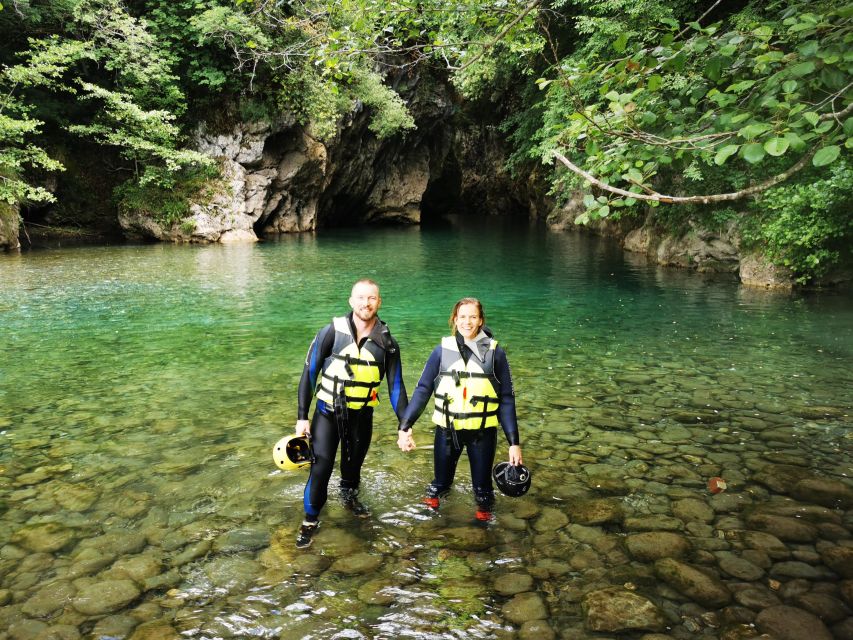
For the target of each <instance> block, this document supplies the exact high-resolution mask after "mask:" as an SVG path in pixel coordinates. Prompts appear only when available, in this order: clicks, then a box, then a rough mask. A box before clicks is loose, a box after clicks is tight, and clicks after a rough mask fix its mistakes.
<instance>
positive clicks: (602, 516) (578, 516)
mask: <svg viewBox="0 0 853 640" xmlns="http://www.w3.org/2000/svg"><path fill="white" fill-rule="evenodd" d="M569 512H570V513H571V521H572V522H574V523H577V524H582V525H595V524H604V523H608V522H621V521H622V519H623V518H624V516H625V513H624V508H623V506H622V502H621V501H620V500H616V499H614V498H602V499H593V500H581V501H577V502H572V503H571V505H570V506H569Z"/></svg>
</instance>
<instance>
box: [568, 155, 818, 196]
mask: <svg viewBox="0 0 853 640" xmlns="http://www.w3.org/2000/svg"><path fill="white" fill-rule="evenodd" d="M816 151H817V147H815V148H814V149H812V150H811V151H809V152H808V153H807V154H806V155H804V156H803V157H802V158H800V160H799V161H798V162H797V163H796V164H794V165H793V166H792V167H791V168H790V169H788V170H787V171H784V172H783V173H780V174H778V175H776V176H773V177H772V178H770V179H769V180H765V181H764V182H761V183H759V184H757V185H753V186H751V187H747V188H746V189H741V190H740V191H735V192H734V193H715V194H711V195H705V196H667V195H663V194H661V193H658V192H656V191H652V193H651V195H645V194H642V193H633V192H631V191H625V190H624V189H620V188H618V187H611V186H610V185H609V184H606V183H604V182H602V181H601V180H599V179H598V178H596V177H595V176H593V175H592V174H591V173H588V172H587V171H584V170H583V169H581V168H580V167H579V166H577V165H576V164H573V163H572V162H571V161H570V160H569V159H568V158H566V156H564V155H563V154H562V153H560V152H559V151H554V152H553V154H554V157H555V158H557V160H559V161H560V162H562V163H563V164H564V165H566V167H568V168H569V170H570V171H571V172H572V173H574V174H576V175H579V176H580V177H581V178H583V179H584V180H586V181H587V182H589V183H590V184H592V185H595V186H596V187H598V188H599V189H603V190H604V191H609V192H610V193H615V194H616V195H620V196H625V197H626V198H634V199H635V200H643V201H646V202H663V203H664V204H711V203H713V202H731V201H732V200H742V199H743V198H748V197H749V196H753V195H755V194H757V193H761V192H762V191H766V190H767V189H769V188H770V187H774V186H776V185H777V184H779V183H780V182H784V181H785V180H787V179H788V178H790V177H791V176H792V175H794V174H795V173H797V171H799V170H800V169H802V168H803V167H805V166H806V164H807V163H808V161H809V160H811V158H812V156H813V155H814V154H815V152H816Z"/></svg>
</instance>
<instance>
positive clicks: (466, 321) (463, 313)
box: [454, 304, 483, 340]
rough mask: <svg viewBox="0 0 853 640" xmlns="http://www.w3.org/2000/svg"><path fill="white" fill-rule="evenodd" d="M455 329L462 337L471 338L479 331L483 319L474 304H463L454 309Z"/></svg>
mask: <svg viewBox="0 0 853 640" xmlns="http://www.w3.org/2000/svg"><path fill="white" fill-rule="evenodd" d="M454 322H455V324H456V330H457V331H458V332H459V333H461V334H462V337H463V338H467V339H469V340H470V339H471V338H473V337H475V336H476V335H477V334H478V333H480V327H482V326H483V319H482V318H481V317H480V312H479V311H478V310H477V305H475V304H463V305H461V306H460V307H459V308H458V309H457V310H456V320H455V321H454Z"/></svg>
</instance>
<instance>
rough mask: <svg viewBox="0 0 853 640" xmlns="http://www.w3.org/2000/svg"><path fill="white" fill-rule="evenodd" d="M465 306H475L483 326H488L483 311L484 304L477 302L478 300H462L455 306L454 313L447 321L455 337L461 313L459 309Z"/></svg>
mask: <svg viewBox="0 0 853 640" xmlns="http://www.w3.org/2000/svg"><path fill="white" fill-rule="evenodd" d="M463 304H473V305H474V306H475V307H477V313H479V314H480V320H482V321H483V324H486V313H485V311H483V303H482V302H480V301H479V300H477V298H462V299H461V300H460V301H459V302H457V303H456V304H455V305H453V311H452V312H451V313H450V319H449V320H448V321H447V323H448V324H449V325H450V332H451V334H452V335H454V336H455V335H456V316H457V314H458V313H459V307H461V306H462V305H463ZM481 326H482V325H481Z"/></svg>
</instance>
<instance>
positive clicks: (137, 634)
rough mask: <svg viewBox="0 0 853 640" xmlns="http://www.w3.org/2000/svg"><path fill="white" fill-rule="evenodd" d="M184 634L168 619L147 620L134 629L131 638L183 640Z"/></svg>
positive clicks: (131, 639) (137, 639) (134, 639)
mask: <svg viewBox="0 0 853 640" xmlns="http://www.w3.org/2000/svg"><path fill="white" fill-rule="evenodd" d="M182 639H183V636H182V635H181V634H180V633H178V632H177V631H176V630H175V628H174V627H173V626H172V625H171V624H169V623H168V622H167V621H166V620H155V621H153V622H146V623H143V624H141V625H139V626H138V627H136V629H135V630H134V632H133V634H132V635H131V636H130V638H129V640H182Z"/></svg>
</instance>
